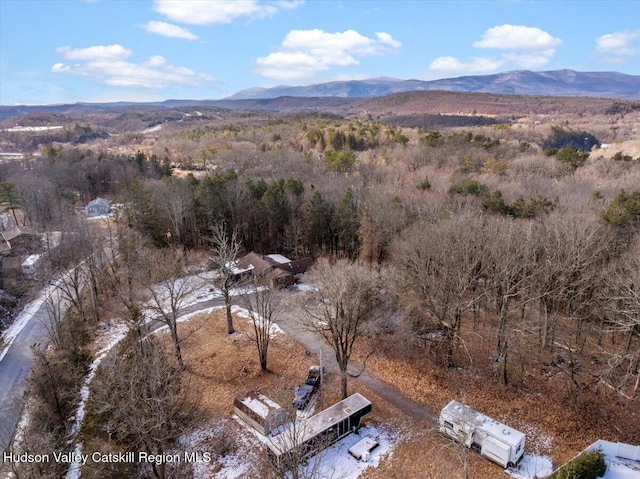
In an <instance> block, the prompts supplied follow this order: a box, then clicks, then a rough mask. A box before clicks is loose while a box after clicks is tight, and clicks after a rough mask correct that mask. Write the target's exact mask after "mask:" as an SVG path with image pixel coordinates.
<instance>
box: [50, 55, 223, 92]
mask: <svg viewBox="0 0 640 479" xmlns="http://www.w3.org/2000/svg"><path fill="white" fill-rule="evenodd" d="M116 47H117V48H116ZM56 51H57V52H58V53H61V54H62V55H63V56H64V58H65V59H67V60H79V61H78V62H77V63H73V64H65V63H60V62H58V63H55V64H54V65H53V66H52V67H51V71H52V72H53V73H63V74H67V75H76V76H83V77H87V78H92V79H94V80H96V81H98V82H100V83H104V84H105V85H109V86H117V87H137V88H149V89H159V88H164V87H167V86H169V85H188V86H194V87H197V86H200V85H201V84H202V83H203V82H210V81H213V78H212V77H211V76H209V75H206V74H203V73H197V72H195V71H193V70H191V69H189V68H186V67H181V66H174V65H171V64H169V62H168V61H167V59H166V58H164V57H162V56H160V55H154V56H151V57H149V58H148V59H147V60H146V61H144V62H142V63H132V62H128V61H125V59H126V58H127V57H129V56H130V55H131V54H132V53H133V52H132V51H131V50H127V49H125V48H124V47H122V46H120V45H110V46H108V47H104V46H96V47H89V48H80V49H71V48H69V47H60V48H58V49H57V50H56Z"/></svg>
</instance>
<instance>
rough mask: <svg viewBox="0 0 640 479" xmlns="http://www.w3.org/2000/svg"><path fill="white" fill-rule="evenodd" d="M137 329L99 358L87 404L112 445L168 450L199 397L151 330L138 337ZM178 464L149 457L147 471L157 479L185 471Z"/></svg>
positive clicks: (126, 448)
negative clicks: (149, 462)
mask: <svg viewBox="0 0 640 479" xmlns="http://www.w3.org/2000/svg"><path fill="white" fill-rule="evenodd" d="M136 335H137V333H136V332H135V331H132V332H131V333H130V335H129V337H128V338H126V339H125V340H123V341H122V343H121V346H120V350H119V351H118V353H119V354H113V355H110V356H108V357H107V358H106V359H105V360H104V361H103V363H102V365H101V366H100V369H99V371H98V374H97V375H96V378H95V379H94V381H93V394H92V395H91V398H90V400H89V405H88V408H87V409H88V410H90V411H92V414H93V415H94V417H93V419H94V420H95V422H96V424H100V425H101V428H100V430H99V431H97V432H98V433H100V432H102V434H108V435H109V437H110V438H111V441H110V442H109V449H110V450H111V451H113V450H114V449H116V450H120V451H146V452H148V453H149V454H167V453H169V451H171V449H172V448H174V447H175V445H176V442H177V440H178V438H179V437H180V436H181V435H183V434H184V433H185V428H188V425H189V424H190V420H192V418H193V417H195V414H196V407H197V399H196V396H195V394H194V388H193V387H192V386H191V385H190V384H189V383H188V381H187V380H186V378H185V376H184V375H182V373H181V371H180V369H179V368H178V367H177V365H176V363H175V361H172V360H171V359H170V358H171V356H170V353H168V352H167V351H166V349H165V348H164V347H163V346H162V344H161V343H160V341H158V340H157V339H156V338H155V337H153V336H149V337H146V338H145V339H144V340H141V339H142V338H139V337H136ZM105 440H106V438H105ZM108 466H113V465H112V464H109V465H108ZM182 466H183V465H181V464H172V463H161V464H158V463H152V464H149V467H150V469H151V471H145V472H146V474H148V475H150V476H151V477H155V478H156V479H168V478H174V477H183V476H182V473H183V471H181V470H179V469H178V470H176V469H174V467H178V468H180V467H182ZM96 467H104V465H102V464H96ZM125 467H131V466H127V465H125ZM127 472H129V473H130V472H134V471H127ZM140 472H142V471H138V473H140Z"/></svg>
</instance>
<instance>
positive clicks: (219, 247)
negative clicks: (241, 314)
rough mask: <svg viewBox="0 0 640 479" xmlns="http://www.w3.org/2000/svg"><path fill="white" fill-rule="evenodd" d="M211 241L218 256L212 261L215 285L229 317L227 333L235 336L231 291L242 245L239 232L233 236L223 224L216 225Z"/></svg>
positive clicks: (213, 228)
mask: <svg viewBox="0 0 640 479" xmlns="http://www.w3.org/2000/svg"><path fill="white" fill-rule="evenodd" d="M211 241H212V243H213V251H214V253H215V254H216V256H214V257H213V258H211V260H212V261H213V264H214V268H215V270H216V273H217V274H216V276H214V278H213V285H214V286H215V287H216V288H218V289H219V290H220V292H221V293H222V297H223V298H224V305H225V311H226V316H227V333H229V334H233V332H234V331H235V330H234V328H233V318H232V317H231V290H232V289H233V287H234V286H235V284H236V282H235V277H236V274H235V271H234V265H235V262H236V259H237V257H238V255H239V253H240V250H241V245H240V241H239V240H238V233H237V231H236V230H235V229H234V230H233V232H232V233H231V234H228V233H227V230H226V227H225V225H224V224H223V223H216V224H215V225H214V226H213V227H212V235H211Z"/></svg>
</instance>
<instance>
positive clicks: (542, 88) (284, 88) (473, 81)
mask: <svg viewBox="0 0 640 479" xmlns="http://www.w3.org/2000/svg"><path fill="white" fill-rule="evenodd" d="M421 90H422V91H429V90H444V91H460V92H482V93H496V94H509V95H544V96H589V97H601V98H619V99H626V100H636V99H640V76H638V75H626V74H624V73H618V72H578V71H574V70H554V71H545V72H533V71H528V70H522V71H512V72H505V73H497V74H495V75H473V76H463V77H458V78H446V79H441V80H431V81H422V80H399V79H396V78H387V77H381V78H371V79H368V80H351V81H334V82H328V83H319V84H315V85H308V86H288V85H281V86H276V87H272V88H249V89H247V90H241V91H239V92H237V93H235V94H233V95H231V96H229V97H227V98H225V100H257V99H269V98H278V97H284V96H289V97H342V98H368V97H377V96H385V95H391V94H394V93H400V92H407V91H421Z"/></svg>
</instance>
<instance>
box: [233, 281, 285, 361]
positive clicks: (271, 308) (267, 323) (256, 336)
mask: <svg viewBox="0 0 640 479" xmlns="http://www.w3.org/2000/svg"><path fill="white" fill-rule="evenodd" d="M242 306H243V307H244V308H245V309H246V310H247V311H248V313H249V319H250V320H251V330H250V331H248V332H247V336H248V337H249V339H250V340H251V341H252V342H253V343H254V344H255V345H256V349H257V350H258V358H259V359H260V368H261V369H262V370H263V371H267V354H268V352H269V344H270V342H271V338H272V336H273V329H274V325H275V318H276V317H277V316H278V313H279V312H280V299H279V297H278V296H277V293H276V291H275V290H274V289H273V288H270V287H269V286H268V285H266V284H265V285H261V284H260V283H254V284H253V287H252V288H251V289H250V290H249V291H248V292H247V293H246V294H243V295H242Z"/></svg>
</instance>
